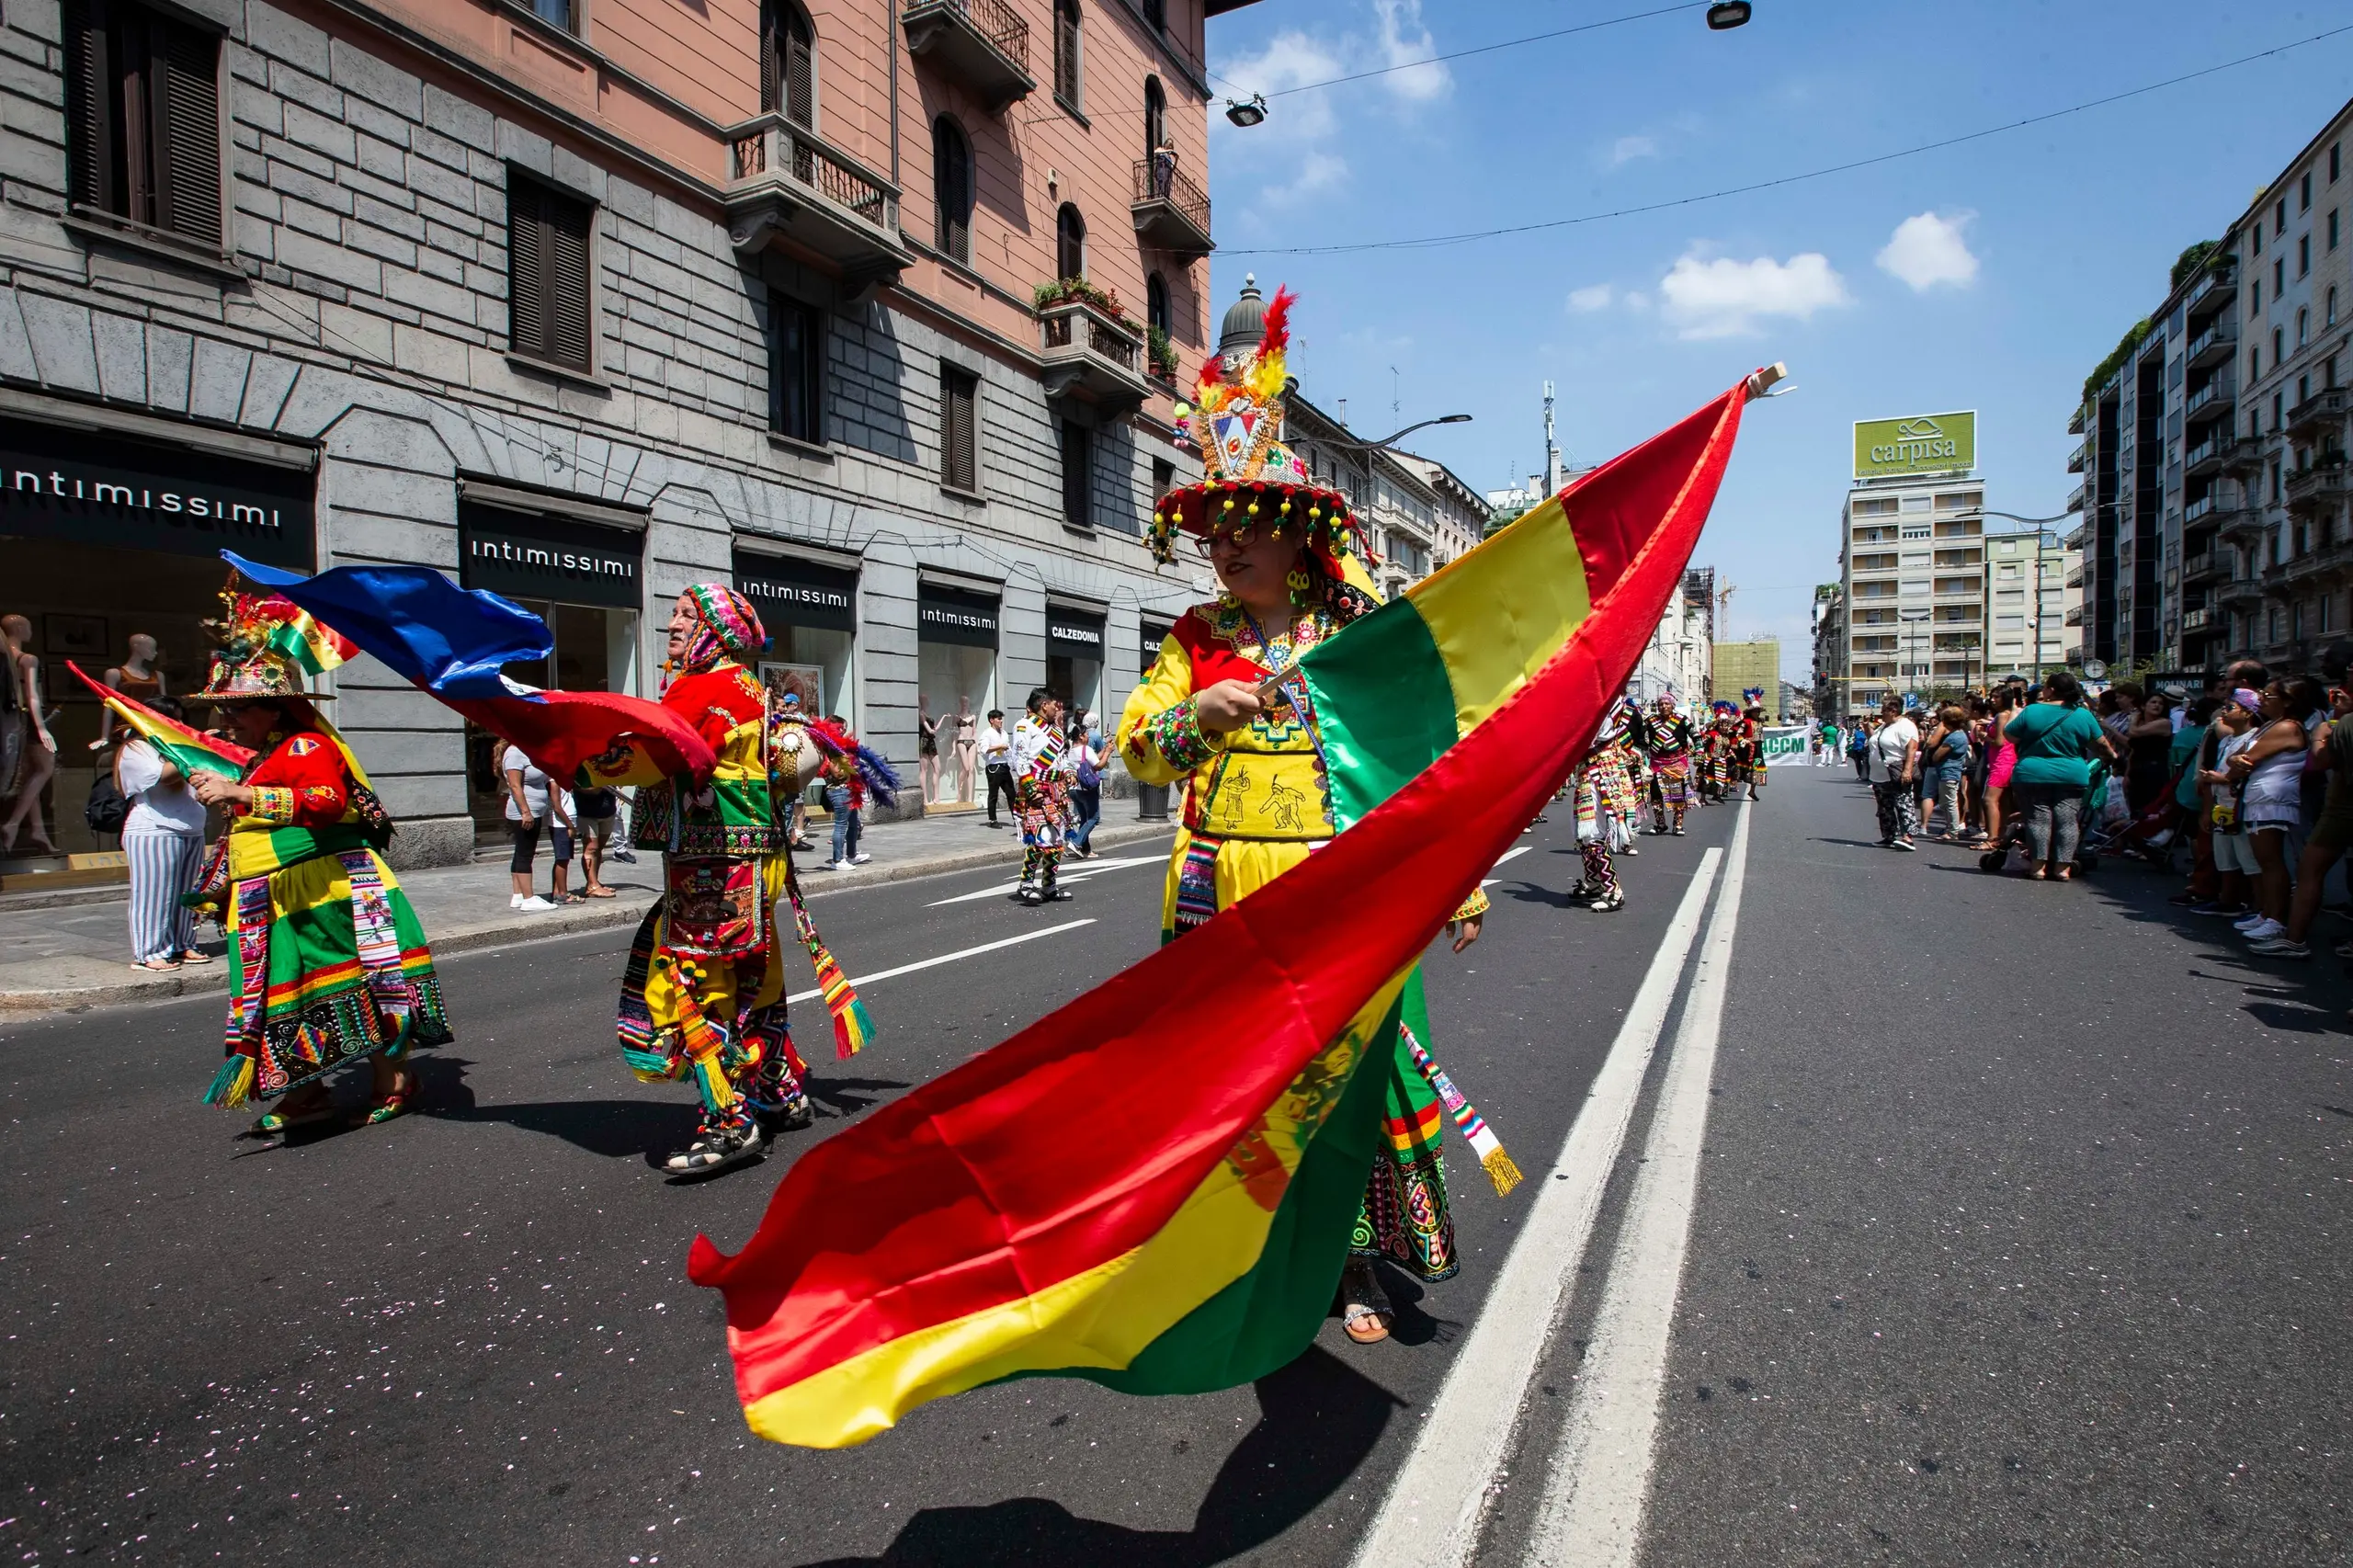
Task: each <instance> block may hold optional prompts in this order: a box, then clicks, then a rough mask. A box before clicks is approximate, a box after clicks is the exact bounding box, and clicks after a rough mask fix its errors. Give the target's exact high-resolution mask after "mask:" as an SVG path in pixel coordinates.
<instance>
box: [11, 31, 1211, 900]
mask: <svg viewBox="0 0 2353 1568" xmlns="http://www.w3.org/2000/svg"><path fill="white" fill-rule="evenodd" d="M1207 5H1208V8H1209V9H1211V10H1222V9H1227V8H1230V6H1228V5H1224V4H1221V3H1220V0H1207ZM1205 25H1208V24H1207V23H1206V20H1205V17H1204V0H866V3H852V0H813V3H812V4H810V5H809V6H807V7H806V8H805V9H804V8H802V7H801V6H798V5H796V4H794V0H767V4H765V5H763V4H761V3H760V0H709V3H708V4H694V5H678V4H672V3H670V0H537V4H536V6H529V5H515V4H491V3H484V0H315V3H306V0H283V3H280V4H264V3H262V0H63V3H58V0H48V3H44V0H24V3H22V4H16V5H11V6H8V7H7V10H6V16H5V20H0V50H5V51H6V52H7V54H8V55H9V56H10V58H11V63H12V67H13V68H12V69H11V70H10V71H9V72H7V73H6V74H5V75H4V76H0V94H6V97H7V99H8V101H7V104H6V110H7V112H6V116H5V117H0V175H5V176H6V186H5V199H0V213H5V222H0V265H5V266H6V268H7V276H6V279H5V280H0V472H5V473H23V472H31V465H32V464H34V463H36V462H39V463H40V464H41V465H42V468H43V472H63V471H64V470H65V469H68V468H70V469H71V470H72V471H73V472H72V475H71V477H72V478H73V479H74V480H75V481H76V482H77V483H75V485H74V486H73V488H74V492H75V494H73V495H72V496H70V497H69V496H64V495H62V494H54V493H52V492H53V491H55V490H56V488H57V487H54V486H51V487H45V488H43V489H41V490H40V491H38V492H36V491H35V490H33V489H31V488H29V487H25V486H9V485H6V484H0V541H5V543H0V548H5V549H6V551H7V552H8V553H9V555H10V558H11V560H12V562H15V563H16V568H15V570H13V571H12V573H11V574H9V580H8V581H7V582H6V585H5V587H0V601H5V602H0V610H7V611H17V612H20V613H25V614H27V615H28V616H29V617H30V618H31V619H32V620H33V622H34V625H35V629H36V634H35V652H37V653H41V654H42V655H43V657H44V659H45V660H49V661H51V662H52V663H53V665H54V667H55V671H56V673H57V674H58V675H60V676H62V674H63V660H64V659H66V658H74V659H75V660H76V661H77V662H79V663H82V664H84V665H85V666H86V665H91V664H93V662H94V661H95V662H97V663H99V664H104V663H112V662H116V660H117V658H119V653H120V648H121V645H122V644H123V643H124V642H125V641H126V639H127V638H128V637H130V636H131V635H132V634H133V633H136V632H145V633H147V634H150V635H153V636H155V637H157V638H158V639H159V641H160V642H162V643H163V644H164V657H163V665H164V669H165V675H166V679H167V681H171V682H176V684H177V685H180V686H188V685H193V684H194V683H195V681H196V680H197V679H199V678H200V676H201V672H202V665H203V660H204V656H205V647H204V643H203V639H202V637H201V634H200V632H199V627H198V622H199V620H200V619H202V618H203V617H204V616H206V615H208V614H210V613H211V610H212V608H213V606H212V602H211V597H212V595H213V594H214V593H215V592H216V591H217V589H218V587H219V584H220V578H221V576H222V570H221V568H220V567H219V565H218V562H217V559H216V557H215V555H214V552H215V551H217V550H218V549H220V548H222V547H223V546H224V545H225V546H228V547H231V548H235V549H238V550H240V551H243V552H244V553H247V554H252V555H256V556H259V557H261V558H264V559H268V560H274V561H278V562H283V563H286V564H290V565H296V566H301V567H324V566H326V565H329V564H333V563H335V562H346V561H401V562H424V563H427V564H430V565H434V566H437V567H439V568H442V569H444V570H446V571H449V573H450V574H453V575H455V576H457V577H459V578H460V580H461V581H464V582H466V583H467V584H469V585H473V586H480V587H486V588H491V589H494V590H495V591H497V592H501V593H504V594H506V595H507V596H508V597H514V598H517V599H519V600H522V601H525V602H527V603H529V604H531V605H533V606H534V608H540V609H541V610H542V611H543V612H544V613H545V614H546V616H547V618H548V619H549V622H550V624H551V627H552V628H553V630H554V632H555V641H556V650H555V653H554V655H553V657H552V659H551V661H549V664H548V665H547V666H546V667H544V668H541V667H534V668H532V669H529V670H517V671H515V672H512V673H514V674H516V675H517V676H518V677H519V678H524V679H529V680H535V681H539V682H541V683H543V684H550V685H562V686H566V687H607V688H611V689H625V690H638V691H650V690H652V689H653V687H654V684H655V681H656V671H655V666H656V663H657V661H658V658H659V643H660V626H661V623H662V620H663V619H664V616H665V607H666V603H667V601H668V599H669V598H670V597H673V596H674V595H675V594H676V592H677V590H678V589H679V588H680V587H681V586H683V585H685V584H686V583H688V582H691V581H698V580H702V579H706V578H710V577H723V578H728V579H730V580H733V581H734V582H735V583H736V584H737V585H739V586H740V587H743V588H744V589H745V591H746V592H747V593H750V594H751V595H752V596H753V597H754V598H755V600H756V602H757V603H759V604H760V605H761V607H762V608H763V611H764V613H765V614H766V615H767V619H768V621H769V624H770V628H771V631H772V632H773V634H774V646H773V647H772V648H771V650H770V664H771V668H770V669H769V671H768V674H769V676H770V678H771V680H772V681H773V682H774V683H775V684H776V685H778V686H779V687H780V688H790V689H793V690H797V691H800V692H801V693H802V694H803V696H804V699H806V700H809V701H811V702H813V703H814V704H816V705H818V706H821V707H823V708H824V709H826V710H831V711H838V712H841V713H844V714H845V715H847V716H848V717H850V718H851V720H852V721H853V722H855V723H856V724H857V725H858V728H859V729H860V730H861V731H862V732H863V733H866V734H867V735H868V736H869V737H870V739H872V740H873V741H875V742H876V743H877V744H880V745H881V747H882V749H884V750H885V751H886V752H887V753H888V754H889V755H891V756H892V757H894V758H896V759H898V760H900V761H901V762H902V763H903V764H905V765H906V766H907V767H908V768H909V770H910V772H914V771H915V770H916V769H917V768H918V767H923V764H922V758H923V756H925V754H926V751H929V752H931V753H932V755H933V756H935V757H936V759H937V760H936V761H935V762H933V763H932V764H931V765H930V766H928V767H923V771H924V772H925V775H926V778H930V779H931V780H932V783H931V785H930V788H929V789H928V790H925V791H923V793H924V794H925V795H926V808H925V809H928V810H931V811H943V810H945V811H952V810H955V809H958V807H959V806H960V805H961V804H962V803H963V802H964V801H969V800H970V799H971V798H972V796H973V794H975V793H977V792H980V785H979V782H978V780H977V779H972V778H968V777H967V776H965V775H964V773H963V771H962V769H961V766H960V764H961V761H962V760H963V759H962V757H961V755H960V748H959V747H958V745H957V741H958V737H959V733H960V717H961V715H964V714H968V713H969V714H971V715H972V716H975V717H977V716H978V715H980V714H983V713H985V711H986V710H988V709H989V708H990V707H1003V708H1006V709H1008V710H1017V709H1018V707H1019V705H1020V702H1021V699H1023V698H1024V697H1025V696H1026V694H1027V693H1028V691H1029V688H1030V687H1034V686H1040V685H1045V686H1051V687H1057V688H1059V689H1061V690H1062V691H1063V692H1064V693H1065V694H1066V695H1067V696H1069V697H1071V698H1073V699H1074V700H1075V701H1076V702H1077V703H1078V704H1079V705H1080V706H1082V707H1086V708H1093V709H1096V710H1098V711H1103V712H1106V713H1108V712H1110V711H1112V710H1116V708H1117V707H1118V705H1119V703H1120V701H1121V700H1123V699H1124V697H1125V695H1126V692H1127V689H1128V687H1130V686H1131V685H1132V683H1133V682H1134V680H1135V679H1136V678H1137V676H1138V674H1139V673H1140V670H1141V669H1142V667H1143V666H1144V665H1146V664H1147V663H1148V661H1149V654H1148V653H1146V649H1147V648H1149V647H1151V646H1153V645H1154V644H1155V643H1156V639H1157V636H1158V634H1159V632H1160V631H1161V630H1162V629H1163V628H1164V627H1165V624H1166V622H1167V620H1168V619H1170V618H1171V617H1172V616H1173V615H1174V613H1175V612H1176V611H1177V610H1178V609H1180V608H1182V607H1183V606H1184V605H1185V604H1187V603H1188V602H1190V600H1191V598H1192V597H1193V594H1194V585H1193V584H1192V582H1191V581H1190V578H1191V577H1192V576H1193V575H1194V574H1192V573H1188V572H1183V571H1176V570H1165V569H1163V570H1156V569H1154V566H1153V564H1152V562H1151V561H1150V559H1149V557H1148V556H1147V555H1146V553H1145V551H1144V549H1143V546H1142V532H1143V524H1144V522H1145V520H1146V519H1147V518H1148V517H1149V515H1150V511H1151V505H1152V500H1153V497H1154V494H1156V493H1157V492H1158V491H1159V490H1160V489H1162V488H1165V487H1166V486H1167V485H1169V484H1171V483H1177V482H1180V481H1181V480H1182V479H1183V478H1184V477H1187V476H1189V475H1191V474H1194V473H1196V472H1198V466H1197V463H1196V461H1195V460H1194V459H1193V458H1192V456H1191V454H1190V453H1188V451H1186V450H1184V449H1180V448H1179V447H1177V446H1176V444H1175V442H1174V441H1173V440H1172V438H1171V429H1170V420H1171V417H1172V403H1173V399H1174V392H1175V390H1176V388H1179V387H1181V386H1183V385H1185V384H1187V383H1188V381H1189V380H1190V378H1191V377H1192V375H1193V374H1194V373H1195V372H1196V371H1197V370H1198V368H1199V364H1200V361H1201V356H1202V354H1203V352H1204V347H1205V344H1206V342H1207V339H1208V337H1209V336H1210V333H1211V324H1210V322H1209V320H1208V306H1207V300H1206V290H1207V285H1208V273H1209V269H1208V264H1207V260H1206V257H1207V255H1208V253H1209V251H1210V249H1211V243H1212V227H1211V213H1210V206H1209V201H1208V199H1207V197H1206V195H1204V194H1203V192H1204V190H1205V188H1206V186H1207V183H1208V182H1207V170H1206V167H1205V165H1206V161H1207V114H1208V107H1209V102H1210V93H1209V84H1208V81H1207V78H1206V75H1205V74H1204V71H1203V68H1202V64H1201V62H1202V59H1203V44H1204V27H1205ZM134 482H135V483H134ZM207 486H209V487H210V488H211V489H212V490H213V491H214V492H215V493H217V498H218V501H219V507H220V509H219V510H218V511H217V512H214V511H212V510H210V509H208V512H207V514H206V515H205V516H204V517H202V518H200V519H198V518H192V517H190V516H189V515H188V514H187V513H186V512H184V511H181V512H173V513H169V514H167V513H165V512H164V511H162V510H161V509H159V508H158V507H156V506H153V505H152V504H151V505H145V506H142V505H140V504H139V502H138V500H137V497H138V496H142V495H143V496H147V497H150V498H151V501H152V497H153V496H154V495H155V494H164V493H167V492H168V493H170V494H180V493H181V492H183V491H185V492H188V493H189V494H194V493H196V492H197V491H198V490H200V489H202V488H204V487H207ZM175 487H176V488H175ZM125 496H130V497H131V499H130V500H125V499H124V497H125ZM336 686H337V689H338V693H339V696H340V698H341V700H340V702H339V705H338V715H339V718H340V719H341V720H342V721H343V722H345V725H346V728H347V732H348V733H350V734H351V735H352V736H353V738H354V740H355V742H356V743H357V744H358V746H359V747H360V750H361V754H362V756H363V759H364V760H365V761H366V762H367V763H368V764H369V767H370V769H371V770H372V771H373V772H374V773H375V775H376V777H377V779H378V782H379V784H380V785H381V789H382V793H383V794H384V795H385V797H386V800H387V802H388V804H390V805H391V807H392V810H393V811H394V812H395V813H396V814H397V815H399V816H401V817H402V818H403V819H404V824H405V826H406V829H407V831H404V834H403V835H402V840H403V846H404V849H405V851H406V854H405V857H404V858H407V859H408V860H410V861H411V862H412V863H415V862H432V861H438V860H450V859H456V858H461V857H462V856H463V855H464V854H466V853H468V852H469V851H470V849H471V847H472V843H473V840H474V836H475V834H476V832H477V830H478V829H484V828H487V827H488V825H489V824H490V819H491V818H493V817H494V815H495V800H496V797H495V792H494V790H493V789H492V787H491V786H492V783H493V778H492V767H491V758H490V745H489V742H488V738H487V737H485V736H483V735H478V734H471V733H467V732H466V731H465V730H464V729H463V728H462V727H460V726H459V725H458V724H456V723H455V722H452V721H451V720H450V719H449V716H448V715H446V714H444V713H442V712H441V711H439V710H438V709H437V708H435V707H434V705H432V704H430V703H427V702H426V701H424V700H422V699H419V698H417V697H416V696H415V694H414V693H411V692H408V691H406V690H404V689H402V688H400V687H397V686H395V685H393V684H392V683H391V682H390V681H389V680H388V679H386V678H385V677H384V676H383V673H382V672H381V671H371V669H370V667H369V666H368V665H365V664H364V663H363V664H362V665H358V666H354V667H351V668H347V670H345V671H343V672H340V673H339V676H338V678H337V681H336ZM49 697H50V700H51V702H52V703H56V704H59V706H60V714H61V717H60V722H59V728H60V733H61V739H62V740H63V741H64V743H65V750H66V751H67V752H68V753H69V754H74V753H76V747H75V745H74V740H75V739H76V737H78V736H79V735H80V733H81V732H82V730H84V729H87V730H89V731H90V732H91V733H95V728H96V722H97V717H96V710H94V709H88V708H86V707H85V706H83V705H78V704H75V703H74V702H71V701H68V700H64V699H66V697H67V694H66V693H65V692H64V691H63V689H62V687H61V684H60V683H59V682H58V681H56V680H52V681H51V687H50V691H49ZM86 783H87V780H86V778H78V777H76V776H75V775H74V772H73V771H72V770H71V769H70V768H69V769H66V770H63V771H62V772H61V774H60V777H59V779H58V781H57V784H56V785H55V787H54V790H55V794H56V797H57V799H58V800H59V801H63V802H65V803H66V804H67V805H68V806H69V807H78V803H79V801H80V799H81V798H82V797H81V793H80V791H81V790H83V789H85V787H86ZM910 809H913V808H910ZM58 814H60V815H63V816H65V817H67V818H69V819H70V818H72V817H75V816H78V814H79V813H78V810H73V809H69V810H67V811H65V812H61V813H58Z"/></svg>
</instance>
